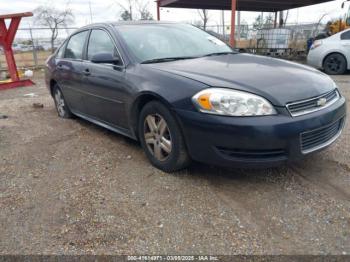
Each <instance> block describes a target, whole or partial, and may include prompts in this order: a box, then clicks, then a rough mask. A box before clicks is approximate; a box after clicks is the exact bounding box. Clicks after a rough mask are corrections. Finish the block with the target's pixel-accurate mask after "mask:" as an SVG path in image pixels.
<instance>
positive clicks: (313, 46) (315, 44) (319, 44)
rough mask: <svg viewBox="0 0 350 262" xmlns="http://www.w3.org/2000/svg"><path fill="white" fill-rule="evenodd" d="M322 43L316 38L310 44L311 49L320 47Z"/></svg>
mask: <svg viewBox="0 0 350 262" xmlns="http://www.w3.org/2000/svg"><path fill="white" fill-rule="evenodd" d="M322 44H323V42H322V40H316V41H315V42H314V43H313V44H312V46H311V50H313V49H316V48H317V47H320V46H321V45H322Z"/></svg>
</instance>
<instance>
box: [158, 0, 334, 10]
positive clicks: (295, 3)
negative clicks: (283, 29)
mask: <svg viewBox="0 0 350 262" xmlns="http://www.w3.org/2000/svg"><path fill="white" fill-rule="evenodd" d="M158 1H159V5H160V7H175V8H192V9H213V10H232V1H231V0H158ZM331 1H334V0H237V11H260V12H278V11H283V10H288V9H293V8H298V7H303V6H309V5H315V4H321V3H325V2H331Z"/></svg>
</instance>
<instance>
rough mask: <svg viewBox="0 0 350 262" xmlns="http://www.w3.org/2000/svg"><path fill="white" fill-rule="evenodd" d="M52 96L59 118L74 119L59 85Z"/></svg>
mask: <svg viewBox="0 0 350 262" xmlns="http://www.w3.org/2000/svg"><path fill="white" fill-rule="evenodd" d="M52 94H53V100H54V101H55V106H56V111H57V114H58V116H59V117H62V118H72V117H73V115H72V112H71V111H70V110H69V108H68V105H67V103H66V100H65V99H64V97H63V94H62V91H61V89H60V88H59V86H58V85H57V84H56V85H55V86H54V88H53V92H52Z"/></svg>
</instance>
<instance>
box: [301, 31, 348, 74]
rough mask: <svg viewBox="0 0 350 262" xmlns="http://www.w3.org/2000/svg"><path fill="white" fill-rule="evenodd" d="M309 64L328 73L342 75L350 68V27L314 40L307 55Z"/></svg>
mask: <svg viewBox="0 0 350 262" xmlns="http://www.w3.org/2000/svg"><path fill="white" fill-rule="evenodd" d="M307 62H308V64H309V65H311V66H313V67H316V68H318V69H322V70H324V71H325V72H326V73H327V74H329V75H342V74H344V73H346V71H347V70H349V69H350V29H349V30H346V31H343V32H340V33H338V34H335V35H333V36H330V37H328V38H326V39H322V40H316V41H315V42H314V43H313V45H312V47H311V49H310V52H309V55H308V57H307Z"/></svg>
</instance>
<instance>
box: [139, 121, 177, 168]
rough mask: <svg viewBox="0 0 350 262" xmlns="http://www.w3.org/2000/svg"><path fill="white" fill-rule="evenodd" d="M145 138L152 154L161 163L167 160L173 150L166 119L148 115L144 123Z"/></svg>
mask: <svg viewBox="0 0 350 262" xmlns="http://www.w3.org/2000/svg"><path fill="white" fill-rule="evenodd" d="M144 136H145V141H146V145H147V148H148V150H149V151H150V152H151V154H152V155H153V156H154V157H155V158H156V159H157V160H159V161H165V160H167V159H168V157H169V155H170V153H171V150H172V139H171V135H170V131H169V128H168V125H167V123H166V121H165V120H164V118H163V117H161V116H160V115H158V114H155V115H148V116H147V117H146V119H145V122H144Z"/></svg>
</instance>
